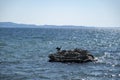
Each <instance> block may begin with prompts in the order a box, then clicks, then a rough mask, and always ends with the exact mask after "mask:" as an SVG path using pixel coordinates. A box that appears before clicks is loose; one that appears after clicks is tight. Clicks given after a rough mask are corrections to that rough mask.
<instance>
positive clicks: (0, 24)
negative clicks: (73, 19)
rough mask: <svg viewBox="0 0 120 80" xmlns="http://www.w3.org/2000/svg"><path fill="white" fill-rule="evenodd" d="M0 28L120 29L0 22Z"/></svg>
mask: <svg viewBox="0 0 120 80" xmlns="http://www.w3.org/2000/svg"><path fill="white" fill-rule="evenodd" d="M0 28H85V29H86V28H120V27H94V26H93V27H91V26H75V25H35V24H19V23H14V22H0Z"/></svg>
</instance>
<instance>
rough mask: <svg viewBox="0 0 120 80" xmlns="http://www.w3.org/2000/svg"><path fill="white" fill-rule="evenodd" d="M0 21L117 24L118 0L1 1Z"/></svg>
mask: <svg viewBox="0 0 120 80" xmlns="http://www.w3.org/2000/svg"><path fill="white" fill-rule="evenodd" d="M0 22H15V23H24V24H37V25H76V26H94V27H120V0H0Z"/></svg>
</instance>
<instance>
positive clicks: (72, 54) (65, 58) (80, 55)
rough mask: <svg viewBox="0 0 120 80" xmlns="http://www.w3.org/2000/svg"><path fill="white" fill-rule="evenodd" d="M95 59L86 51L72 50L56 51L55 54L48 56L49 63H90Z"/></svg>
mask: <svg viewBox="0 0 120 80" xmlns="http://www.w3.org/2000/svg"><path fill="white" fill-rule="evenodd" d="M91 61H95V58H94V56H93V55H92V54H90V53H89V52H88V51H87V50H82V49H78V48H76V49H74V50H57V52H56V53H53V54H50V55H49V62H78V63H84V62H91Z"/></svg>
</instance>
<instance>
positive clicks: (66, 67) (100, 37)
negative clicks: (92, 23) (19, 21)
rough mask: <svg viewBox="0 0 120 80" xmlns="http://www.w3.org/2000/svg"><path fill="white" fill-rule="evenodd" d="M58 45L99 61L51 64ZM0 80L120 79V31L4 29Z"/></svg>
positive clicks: (0, 44) (0, 41) (0, 33)
mask: <svg viewBox="0 0 120 80" xmlns="http://www.w3.org/2000/svg"><path fill="white" fill-rule="evenodd" d="M57 46H62V49H74V48H82V49H87V50H89V51H90V53H91V54H93V55H94V56H96V58H97V59H98V61H96V62H90V63H82V64H80V63H59V62H55V63H54V62H53V63H50V62H48V60H49V58H48V55H49V54H50V53H54V52H56V50H55V48H56V47H57ZM0 80H120V28H83V29H70V28H69V29H67V28H65V29H63V28H61V29H60V28H58V29H57V28H56V29H55V28H0Z"/></svg>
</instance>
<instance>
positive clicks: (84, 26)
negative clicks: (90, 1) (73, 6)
mask: <svg viewBox="0 0 120 80" xmlns="http://www.w3.org/2000/svg"><path fill="white" fill-rule="evenodd" d="M0 23H13V24H23V25H34V26H59V27H60V26H71V27H72V26H75V27H88V28H89V27H95V28H119V27H120V26H85V25H72V24H64V25H63V24H34V23H32V24H30V23H21V22H10V21H6V22H5V21H0Z"/></svg>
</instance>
